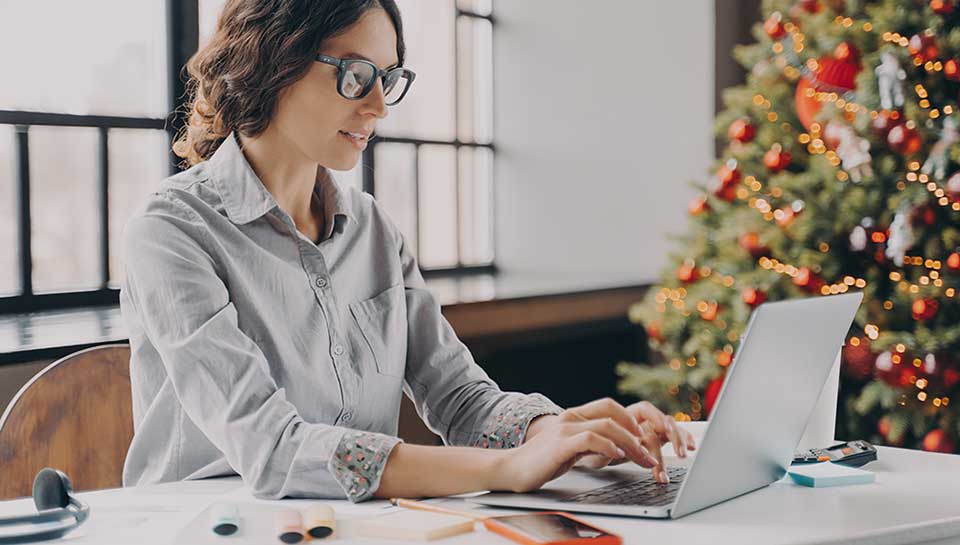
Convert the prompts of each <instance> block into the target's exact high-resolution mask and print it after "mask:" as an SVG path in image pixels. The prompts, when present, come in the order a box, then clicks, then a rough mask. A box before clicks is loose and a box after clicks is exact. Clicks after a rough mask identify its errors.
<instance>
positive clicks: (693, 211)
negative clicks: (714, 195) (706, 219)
mask: <svg viewBox="0 0 960 545" xmlns="http://www.w3.org/2000/svg"><path fill="white" fill-rule="evenodd" d="M708 210H710V204H709V203H708V202H707V199H705V198H703V197H697V198H695V199H693V200H692V201H690V204H688V205H687V212H689V213H690V215H691V216H699V215H700V214H703V213H704V212H706V211H708Z"/></svg>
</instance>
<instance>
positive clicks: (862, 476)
mask: <svg viewBox="0 0 960 545" xmlns="http://www.w3.org/2000/svg"><path fill="white" fill-rule="evenodd" d="M789 475H790V478H791V479H793V482H795V483H797V484H799V485H802V486H811V487H816V488H820V487H824V486H843V485H848V484H867V483H872V482H873V481H875V480H876V476H875V475H874V473H873V472H872V471H867V470H865V469H859V468H856V467H847V466H844V465H840V464H835V463H833V462H823V463H821V464H809V465H798V466H793V467H791V468H790V472H789Z"/></svg>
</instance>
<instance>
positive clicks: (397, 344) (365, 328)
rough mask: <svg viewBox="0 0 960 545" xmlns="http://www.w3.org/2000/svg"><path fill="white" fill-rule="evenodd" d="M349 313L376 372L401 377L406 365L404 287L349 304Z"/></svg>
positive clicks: (388, 289)
mask: <svg viewBox="0 0 960 545" xmlns="http://www.w3.org/2000/svg"><path fill="white" fill-rule="evenodd" d="M350 313H351V314H352V315H353V318H354V320H356V321H357V325H358V326H359V327H360V332H361V333H362V334H363V338H364V340H365V341H366V344H367V346H369V347H370V350H371V351H372V352H373V358H374V360H375V361H376V364H377V372H378V373H380V374H381V375H387V376H391V377H399V378H403V373H404V370H405V369H406V362H407V301H406V296H405V294H404V287H403V284H400V285H398V286H393V287H392V288H387V289H386V290H385V291H383V292H381V293H380V294H378V295H377V296H375V297H372V298H370V299H366V300H363V301H355V302H353V303H350Z"/></svg>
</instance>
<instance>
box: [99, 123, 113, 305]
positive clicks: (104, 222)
mask: <svg viewBox="0 0 960 545" xmlns="http://www.w3.org/2000/svg"><path fill="white" fill-rule="evenodd" d="M109 131H110V129H108V128H106V127H100V128H98V129H97V136H98V139H97V174H98V182H99V184H98V189H99V191H98V195H97V197H98V202H97V204H98V210H97V212H98V219H99V222H98V223H99V225H98V234H99V235H100V246H99V248H100V288H101V289H107V287H108V284H109V283H110V150H109V142H110V140H109V134H110V133H109Z"/></svg>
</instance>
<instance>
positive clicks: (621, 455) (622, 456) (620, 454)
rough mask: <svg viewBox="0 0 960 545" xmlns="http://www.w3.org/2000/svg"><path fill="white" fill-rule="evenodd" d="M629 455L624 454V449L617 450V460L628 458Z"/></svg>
mask: <svg viewBox="0 0 960 545" xmlns="http://www.w3.org/2000/svg"><path fill="white" fill-rule="evenodd" d="M626 457H627V453H625V452H623V449H622V448H619V447H618V448H617V458H626Z"/></svg>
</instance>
